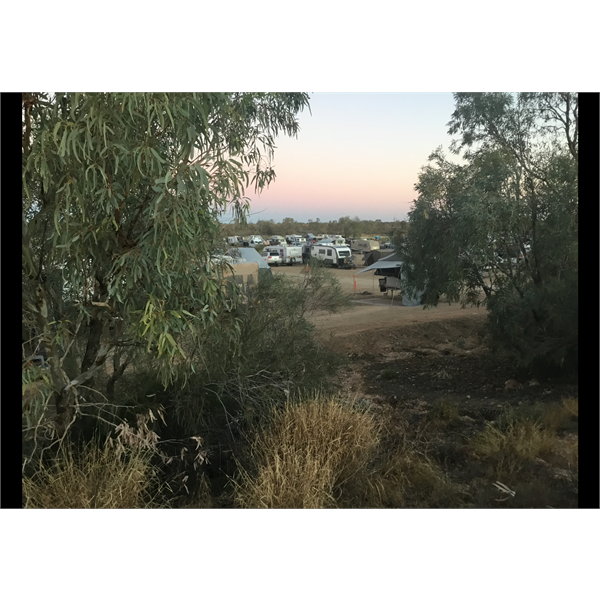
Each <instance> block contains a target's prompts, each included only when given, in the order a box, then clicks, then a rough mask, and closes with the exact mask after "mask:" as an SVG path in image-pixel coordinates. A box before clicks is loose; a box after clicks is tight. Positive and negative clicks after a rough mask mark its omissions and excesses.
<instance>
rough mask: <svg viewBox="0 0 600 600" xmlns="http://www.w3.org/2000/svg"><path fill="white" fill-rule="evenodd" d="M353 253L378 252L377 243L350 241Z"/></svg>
mask: <svg viewBox="0 0 600 600" xmlns="http://www.w3.org/2000/svg"><path fill="white" fill-rule="evenodd" d="M350 247H351V248H352V250H353V251H354V252H362V253H363V254H364V253H365V252H371V250H379V242H376V241H375V240H365V239H361V240H352V242H351V246H350Z"/></svg>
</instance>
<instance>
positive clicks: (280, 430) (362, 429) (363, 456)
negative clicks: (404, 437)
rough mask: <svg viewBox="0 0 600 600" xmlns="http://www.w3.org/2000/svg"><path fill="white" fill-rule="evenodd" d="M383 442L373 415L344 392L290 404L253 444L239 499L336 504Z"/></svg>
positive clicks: (259, 504) (266, 504) (244, 502)
mask: <svg viewBox="0 0 600 600" xmlns="http://www.w3.org/2000/svg"><path fill="white" fill-rule="evenodd" d="M378 443H379V429H378V427H377V425H376V423H375V421H374V419H373V417H372V416H371V415H369V414H367V413H365V412H362V411H361V410H359V409H358V408H357V407H356V406H355V405H354V404H353V403H351V402H348V401H344V400H342V399H340V398H334V397H330V398H315V399H312V400H309V401H305V402H303V403H301V404H287V405H286V406H285V407H284V408H283V409H281V410H276V411H275V412H274V414H273V419H272V422H271V426H270V428H269V429H268V430H266V431H264V432H263V433H261V434H260V435H259V436H258V437H257V439H256V442H255V443H254V446H253V448H252V462H253V465H254V469H253V470H254V472H255V474H254V475H251V474H250V473H248V472H247V471H245V470H244V469H240V475H239V477H238V479H237V482H236V505H237V506H240V507H244V508H325V507H335V506H337V502H338V499H339V498H340V496H341V495H342V494H343V491H344V487H345V486H346V485H347V484H349V483H351V481H352V479H353V478H356V477H360V476H361V475H362V474H364V472H365V470H366V467H367V465H368V463H369V461H370V460H371V458H372V455H373V451H374V449H375V448H376V447H377V445H378Z"/></svg>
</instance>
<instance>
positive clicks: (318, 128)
mask: <svg viewBox="0 0 600 600" xmlns="http://www.w3.org/2000/svg"><path fill="white" fill-rule="evenodd" d="M310 106H311V111H312V115H311V114H310V113H309V111H308V110H305V111H304V112H303V113H301V114H300V116H299V122H300V132H299V133H298V138H297V139H294V138H288V137H279V138H277V140H276V145H277V148H276V150H275V158H274V161H273V164H274V168H275V172H276V174H277V178H276V180H275V182H273V183H272V184H271V185H270V186H269V188H268V189H267V190H265V191H263V192H262V194H260V195H257V194H255V193H253V190H250V189H249V190H247V193H246V195H247V196H248V197H249V198H250V199H251V203H250V213H251V215H250V218H249V220H250V221H251V222H256V221H257V220H258V219H264V220H269V219H273V220H274V221H276V222H278V221H281V220H282V219H283V218H285V217H292V218H294V219H295V220H297V221H300V222H307V221H308V219H312V220H316V219H317V218H319V219H320V220H321V221H330V220H334V219H338V218H339V217H342V216H347V215H348V216H351V217H354V216H358V217H360V218H361V219H370V220H375V219H381V220H383V221H392V220H394V219H398V220H402V219H405V218H406V215H407V212H408V210H410V205H411V202H412V201H413V200H414V199H415V198H416V192H415V190H414V185H415V183H416V182H417V178H418V173H419V171H420V169H421V168H422V167H423V166H424V165H426V164H427V158H428V156H429V155H430V154H431V152H432V151H433V150H435V149H436V148H437V147H438V146H443V148H444V151H446V153H448V154H449V151H448V146H449V144H450V142H451V138H450V136H449V135H448V134H447V123H448V121H449V120H450V118H451V115H452V112H453V110H454V99H453V96H452V94H451V93H439V94H434V93H425V94H417V93H389V94H371V93H360V94H339V93H338V94H324V93H322V94H311V100H310Z"/></svg>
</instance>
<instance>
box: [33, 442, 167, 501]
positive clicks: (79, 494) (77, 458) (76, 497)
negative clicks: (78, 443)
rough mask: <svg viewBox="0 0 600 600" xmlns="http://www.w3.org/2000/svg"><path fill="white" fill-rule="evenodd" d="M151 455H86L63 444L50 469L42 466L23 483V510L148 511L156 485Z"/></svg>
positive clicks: (89, 448)
mask: <svg viewBox="0 0 600 600" xmlns="http://www.w3.org/2000/svg"><path fill="white" fill-rule="evenodd" d="M151 460H152V452H150V451H149V450H148V449H144V448H138V449H129V450H127V451H125V450H124V449H123V448H120V447H119V446H111V445H110V444H104V445H100V444H99V443H98V441H97V440H94V441H93V442H90V443H89V444H87V445H86V447H85V448H84V450H83V452H76V451H75V450H74V449H73V448H72V447H71V446H67V445H63V446H62V447H61V450H60V451H59V452H58V454H57V456H56V457H55V458H54V459H53V460H52V461H50V463H49V464H43V463H40V464H39V465H38V467H37V469H36V471H35V473H34V474H33V475H31V476H24V477H23V482H22V493H23V505H24V507H25V508H148V507H152V506H153V502H152V499H151V497H150V496H149V491H150V490H151V489H155V488H156V485H157V481H156V473H155V471H154V469H153V467H152V465H151Z"/></svg>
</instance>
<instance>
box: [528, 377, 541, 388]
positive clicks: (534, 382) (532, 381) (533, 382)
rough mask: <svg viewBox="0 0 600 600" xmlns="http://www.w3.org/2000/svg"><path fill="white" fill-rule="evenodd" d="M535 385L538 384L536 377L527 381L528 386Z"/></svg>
mask: <svg viewBox="0 0 600 600" xmlns="http://www.w3.org/2000/svg"><path fill="white" fill-rule="evenodd" d="M536 385H540V382H539V381H538V380H537V379H532V380H531V381H530V382H529V387H535V386H536Z"/></svg>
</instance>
